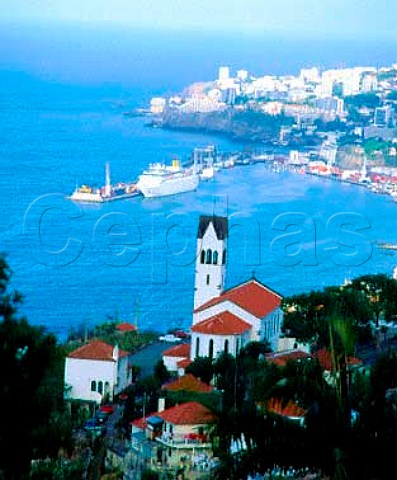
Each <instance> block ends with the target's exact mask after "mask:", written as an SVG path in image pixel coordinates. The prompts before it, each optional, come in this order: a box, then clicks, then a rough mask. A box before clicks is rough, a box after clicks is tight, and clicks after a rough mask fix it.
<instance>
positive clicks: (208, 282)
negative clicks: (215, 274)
mask: <svg viewBox="0 0 397 480" xmlns="http://www.w3.org/2000/svg"><path fill="white" fill-rule="evenodd" d="M209 284H210V276H209V275H207V285H209Z"/></svg>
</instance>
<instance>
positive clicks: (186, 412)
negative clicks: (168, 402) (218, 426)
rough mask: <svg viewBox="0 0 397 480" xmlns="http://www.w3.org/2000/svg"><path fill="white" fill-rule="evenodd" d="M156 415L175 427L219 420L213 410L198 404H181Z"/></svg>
mask: <svg viewBox="0 0 397 480" xmlns="http://www.w3.org/2000/svg"><path fill="white" fill-rule="evenodd" d="M155 415H156V417H160V418H162V419H163V420H164V421H166V422H168V423H172V424H174V425H202V424H206V423H213V422H215V421H216V419H217V417H216V416H215V415H214V414H213V413H212V412H211V410H209V409H208V408H207V407H204V405H201V403H198V402H187V403H181V404H180V405H177V406H176V407H172V408H168V409H167V410H164V411H162V412H159V413H156V414H155Z"/></svg>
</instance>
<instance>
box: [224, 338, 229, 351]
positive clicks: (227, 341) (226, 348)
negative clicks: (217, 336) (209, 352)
mask: <svg viewBox="0 0 397 480" xmlns="http://www.w3.org/2000/svg"><path fill="white" fill-rule="evenodd" d="M224 351H225V353H229V340H225V348H224Z"/></svg>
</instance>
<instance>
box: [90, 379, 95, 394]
mask: <svg viewBox="0 0 397 480" xmlns="http://www.w3.org/2000/svg"><path fill="white" fill-rule="evenodd" d="M91 392H96V381H95V380H93V381H92V382H91Z"/></svg>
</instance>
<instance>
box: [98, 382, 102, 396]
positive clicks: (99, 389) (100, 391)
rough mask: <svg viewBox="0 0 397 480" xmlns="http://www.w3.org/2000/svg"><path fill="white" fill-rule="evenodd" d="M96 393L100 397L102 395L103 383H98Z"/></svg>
mask: <svg viewBox="0 0 397 480" xmlns="http://www.w3.org/2000/svg"><path fill="white" fill-rule="evenodd" d="M98 393H100V394H101V395H102V393H103V382H101V381H99V382H98Z"/></svg>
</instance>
